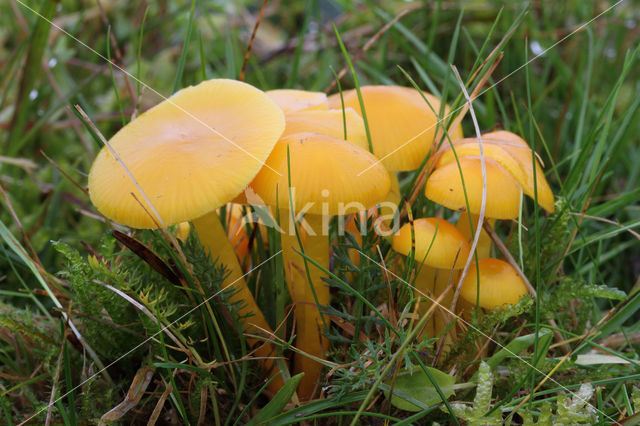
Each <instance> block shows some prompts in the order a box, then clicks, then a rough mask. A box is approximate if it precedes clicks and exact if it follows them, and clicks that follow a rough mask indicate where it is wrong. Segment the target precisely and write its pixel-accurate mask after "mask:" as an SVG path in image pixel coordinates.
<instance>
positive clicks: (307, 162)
mask: <svg viewBox="0 0 640 426" xmlns="http://www.w3.org/2000/svg"><path fill="white" fill-rule="evenodd" d="M287 147H289V155H290V165H291V170H290V172H291V187H292V188H293V189H294V192H295V194H294V201H295V206H294V207H295V209H296V210H297V209H302V208H304V207H305V206H307V207H309V208H308V209H306V210H305V212H307V213H310V214H317V215H329V216H333V215H337V214H349V213H354V212H357V211H360V210H362V209H363V208H361V206H364V208H368V207H371V206H373V205H375V204H377V203H379V202H381V201H383V200H384V199H385V197H386V195H387V193H388V192H389V187H390V182H389V174H388V173H387V171H386V170H385V168H384V167H383V166H382V165H381V164H379V163H378V161H377V159H376V158H375V157H374V156H373V155H372V154H371V153H369V152H368V151H365V150H364V149H362V148H360V147H359V146H357V145H354V144H351V143H348V142H345V141H344V140H341V139H337V138H333V137H331V136H328V135H322V134H319V133H297V134H294V135H289V136H285V137H284V138H281V139H280V140H279V141H278V143H277V144H276V146H275V148H274V149H273V152H272V153H271V155H270V156H269V158H268V159H267V161H266V166H268V167H263V168H262V169H261V170H260V173H258V175H257V176H256V178H255V179H254V180H253V182H252V183H251V188H252V189H253V190H254V191H255V192H256V193H257V194H258V195H259V196H260V197H261V198H262V199H263V200H264V201H265V203H266V204H268V205H270V206H274V207H278V208H281V209H285V210H288V209H289V207H290V203H289V191H288V189H289V181H288V173H289V171H288V170H287V169H288V166H287ZM372 166H373V167H372ZM366 168H370V169H369V170H368V172H367V173H364V174H361V175H360V176H358V174H359V173H360V172H361V171H362V170H364V169H366ZM274 170H275V171H277V172H279V173H280V174H278V173H276V172H275V171H274ZM276 189H277V191H276ZM276 192H277V198H278V202H279V205H277V206H276ZM349 203H354V204H352V205H349ZM355 204H359V205H360V207H359V206H357V205H355ZM341 208H344V209H343V210H341Z"/></svg>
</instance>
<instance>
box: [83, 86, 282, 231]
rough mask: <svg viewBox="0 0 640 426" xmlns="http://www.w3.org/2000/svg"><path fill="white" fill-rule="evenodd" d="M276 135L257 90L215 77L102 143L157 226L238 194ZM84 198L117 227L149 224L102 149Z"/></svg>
mask: <svg viewBox="0 0 640 426" xmlns="http://www.w3.org/2000/svg"><path fill="white" fill-rule="evenodd" d="M283 130H284V115H283V113H282V111H281V110H280V108H278V106H277V105H276V104H275V103H274V102H273V101H271V100H270V99H269V98H268V97H267V96H266V95H265V94H264V92H262V91H260V90H258V89H256V88H254V87H252V86H250V85H248V84H246V83H241V82H239V81H234V80H225V79H219V80H209V81H205V82H202V83H200V84H198V85H197V86H192V87H188V88H186V89H183V90H181V91H179V92H177V93H176V94H174V95H173V96H171V97H170V98H169V99H167V100H165V101H163V102H161V103H160V104H158V105H156V106H155V107H153V108H151V109H150V110H148V111H146V112H145V113H143V114H142V115H140V116H139V117H138V118H136V119H135V120H134V121H132V122H131V123H129V124H127V125H126V126H125V127H123V128H122V129H121V130H120V131H119V132H118V133H116V135H115V136H113V138H111V141H110V142H109V144H110V145H111V147H112V148H113V150H114V151H115V152H116V153H117V154H118V156H119V157H120V158H121V159H122V161H123V163H124V164H125V166H126V167H127V169H128V170H129V171H130V172H131V174H132V175H133V177H134V178H135V179H136V181H137V182H138V184H139V185H140V188H142V190H143V191H144V193H145V195H146V196H147V197H148V199H149V200H150V201H151V204H152V205H153V207H154V208H155V210H156V211H157V213H158V214H159V215H160V217H161V219H162V222H164V224H165V225H171V224H174V223H178V222H183V221H187V220H191V219H194V218H197V217H199V216H202V215H204V214H206V213H208V212H210V211H212V210H214V209H216V208H218V207H220V206H221V205H223V204H224V203H226V202H228V201H230V200H231V199H232V198H233V197H234V196H236V195H238V193H240V191H242V190H243V189H244V188H245V187H246V186H247V184H248V183H249V182H251V179H253V177H255V175H256V174H257V173H258V171H259V170H260V168H261V167H262V165H263V164H264V161H265V160H266V159H267V157H268V156H269V153H270V152H271V150H272V149H273V146H274V145H275V143H276V141H277V140H278V138H279V137H280V135H281V134H282V132H283ZM89 194H90V197H91V201H92V202H93V204H94V205H95V206H96V207H97V208H98V210H99V211H100V212H101V213H102V214H104V215H105V216H106V217H108V218H110V219H112V220H114V221H116V222H118V223H121V224H123V225H128V226H132V227H135V228H155V227H157V225H156V223H155V222H154V220H153V219H156V218H155V215H154V214H153V213H152V211H153V209H151V208H150V206H148V204H147V202H146V201H145V197H143V196H142V194H141V193H140V190H139V189H138V187H137V186H136V185H135V184H134V182H133V181H132V180H131V178H130V177H129V175H128V174H127V173H126V171H125V170H124V169H123V167H122V166H121V165H120V164H119V163H118V162H117V161H116V159H115V158H114V156H113V155H112V154H111V152H110V151H109V150H108V149H107V147H104V148H103V149H102V150H101V151H100V153H99V154H98V156H97V157H96V160H95V162H94V163H93V166H92V167H91V171H90V173H89ZM132 194H133V195H135V198H134V196H132ZM142 206H144V208H143V207H142ZM145 209H146V211H145ZM156 220H157V219H156Z"/></svg>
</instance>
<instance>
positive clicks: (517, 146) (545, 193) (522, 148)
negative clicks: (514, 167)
mask: <svg viewBox="0 0 640 426" xmlns="http://www.w3.org/2000/svg"><path fill="white" fill-rule="evenodd" d="M485 138H486V139H485ZM482 139H483V141H484V140H486V141H488V142H490V143H495V144H497V145H498V146H500V148H502V149H503V150H505V151H506V152H508V153H509V154H510V155H511V157H513V158H514V159H515V160H516V161H517V162H518V163H519V164H520V167H522V170H524V174H525V181H524V182H520V185H522V191H523V192H524V193H525V194H527V195H528V196H529V197H531V198H534V199H535V188H536V186H537V188H538V204H540V205H541V206H542V208H543V209H545V210H546V211H548V212H549V213H553V210H554V198H553V191H551V188H550V187H549V183H548V182H547V179H546V178H545V176H544V172H543V171H542V167H540V163H539V161H538V159H536V163H535V164H536V179H535V183H537V185H534V180H533V158H532V153H531V148H530V147H529V144H528V143H527V142H526V141H525V140H524V139H522V138H521V137H520V136H518V135H516V134H515V133H511V132H508V131H506V130H499V131H496V132H491V133H485V134H484V135H482Z"/></svg>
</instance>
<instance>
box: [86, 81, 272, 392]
mask: <svg viewBox="0 0 640 426" xmlns="http://www.w3.org/2000/svg"><path fill="white" fill-rule="evenodd" d="M247 123H250V125H248V124H247ZM284 125H285V123H284V114H283V113H282V111H281V110H280V108H279V107H278V106H277V105H276V104H275V103H274V102H273V101H271V100H270V99H269V98H268V97H267V96H266V95H265V94H264V93H263V92H262V91H260V90H258V89H256V88H254V87H252V86H250V85H248V84H246V83H242V82H239V81H234V80H226V79H218V80H209V81H204V82H202V83H200V84H198V85H197V86H192V87H188V88H185V89H183V90H180V91H179V92H177V93H175V94H174V95H173V96H171V97H170V98H169V99H167V100H165V101H163V102H161V103H160V104H158V105H156V106H155V107H153V108H151V109H150V110H148V111H146V112H145V113H143V114H142V115H140V116H139V117H138V118H136V119H135V120H134V121H132V122H131V123H129V124H127V125H126V126H125V127H123V128H122V129H121V130H120V131H119V132H118V133H116V134H115V135H114V136H113V137H112V138H111V140H110V141H109V145H110V147H111V148H112V149H113V150H114V151H115V152H116V153H117V155H118V157H119V158H120V159H121V161H122V162H123V163H124V165H125V166H126V168H127V169H128V171H129V173H130V174H131V176H133V178H134V179H135V182H134V181H133V180H132V178H131V176H130V175H129V173H128V172H127V171H125V169H124V168H123V167H122V166H121V165H120V164H119V163H118V161H117V160H116V158H115V157H114V155H112V153H111V152H110V150H109V149H107V147H104V148H103V149H102V150H101V151H100V153H99V154H98V156H97V157H96V160H95V162H94V163H93V166H92V167H91V171H90V173H89V195H90V197H91V201H92V202H93V204H94V205H95V206H96V208H97V209H98V210H99V211H100V212H101V213H102V214H103V215H105V216H106V217H108V218H110V219H112V220H114V221H115V222H118V223H121V224H123V225H127V226H130V227H133V228H157V227H158V226H169V225H172V224H176V223H180V222H185V221H192V222H193V225H194V227H195V230H196V232H197V234H198V237H199V238H200V241H201V242H202V244H203V246H205V248H206V249H207V250H208V251H209V252H210V253H211V255H212V257H213V258H217V259H218V260H219V262H221V263H222V264H224V265H225V266H226V267H227V269H228V271H229V275H228V276H227V278H226V279H225V281H224V282H223V283H222V286H223V287H225V288H226V287H228V286H233V288H234V291H233V295H232V296H230V302H231V303H235V302H240V301H241V302H242V303H241V304H240V305H241V306H243V307H242V308H240V312H239V314H240V317H241V318H245V319H244V320H243V324H242V325H243V326H244V327H245V331H246V332H247V333H251V334H258V335H261V334H263V332H262V331H261V330H260V329H264V330H267V333H268V332H270V327H269V325H268V323H267V322H266V320H265V319H264V316H263V315H262V312H261V311H260V309H259V308H258V306H257V304H256V302H255V300H254V298H253V295H252V293H251V291H250V290H249V289H248V287H247V286H246V283H245V281H244V279H243V271H242V269H241V268H240V265H239V264H238V260H237V258H236V256H235V254H234V252H233V248H232V246H231V244H230V242H229V240H228V239H227V235H226V233H225V231H224V229H223V227H222V225H221V223H220V221H219V219H218V216H217V213H216V211H215V210H216V208H218V207H220V206H222V205H223V204H225V203H227V202H229V201H230V200H231V199H232V198H233V197H234V196H236V195H237V194H238V193H240V192H241V191H242V190H243V189H244V188H245V187H246V186H247V184H248V183H249V182H251V179H253V178H254V176H255V175H256V174H257V173H258V171H259V170H260V168H261V166H262V164H263V162H264V161H265V160H266V159H267V157H268V156H269V154H270V153H271V151H272V149H273V147H274V145H275V143H276V141H277V140H278V138H279V137H280V135H281V134H282V132H283V130H284ZM140 190H142V191H143V192H144V195H143V194H142V193H141V192H140ZM149 202H150V204H149ZM157 216H159V217H157ZM247 341H248V342H249V344H250V345H257V344H259V348H258V349H257V351H256V355H257V356H260V357H273V355H274V354H275V349H274V347H273V346H272V345H270V344H264V345H263V344H262V343H263V341H262V340H259V339H254V338H251V339H249V338H248V339H247ZM262 363H263V366H264V368H265V369H267V370H272V367H273V360H272V359H266V360H264V361H262ZM271 384H272V385H271V386H270V389H271V390H272V391H277V390H278V389H279V388H280V387H281V385H282V384H283V380H282V379H281V378H280V376H278V377H276V378H275V379H274V380H273V381H272V382H271Z"/></svg>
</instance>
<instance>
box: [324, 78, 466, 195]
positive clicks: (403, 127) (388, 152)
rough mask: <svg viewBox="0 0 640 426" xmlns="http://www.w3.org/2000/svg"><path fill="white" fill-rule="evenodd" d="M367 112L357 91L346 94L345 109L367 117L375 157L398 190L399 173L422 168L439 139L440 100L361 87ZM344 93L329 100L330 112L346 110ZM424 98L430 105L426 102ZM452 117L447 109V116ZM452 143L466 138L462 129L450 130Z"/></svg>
mask: <svg viewBox="0 0 640 426" xmlns="http://www.w3.org/2000/svg"><path fill="white" fill-rule="evenodd" d="M360 93H361V95H362V101H363V106H364V112H363V111H362V108H361V106H360V101H359V99H358V93H357V92H356V90H355V89H352V90H347V91H344V92H342V100H344V106H345V108H349V107H350V108H353V109H354V110H355V111H356V112H357V113H358V114H361V115H363V114H364V115H366V117H367V124H368V126H369V131H370V133H371V144H372V148H373V151H372V153H373V154H374V155H375V156H376V157H378V158H380V161H381V162H382V164H384V166H385V167H386V168H387V170H389V172H391V173H390V175H391V180H392V181H394V180H395V182H394V183H392V186H393V187H396V188H397V187H398V186H399V185H398V182H397V180H398V177H397V175H396V173H395V172H400V171H409V170H414V169H417V168H418V167H420V164H421V163H422V161H423V160H424V159H425V157H426V156H427V154H428V153H429V151H430V150H431V147H432V146H433V143H434V138H435V137H436V131H437V127H438V116H437V114H438V112H439V111H440V99H438V98H437V97H435V96H433V95H432V94H430V93H427V92H423V93H422V94H420V92H419V91H418V90H416V89H414V88H410V87H401V86H362V87H360ZM340 95H341V94H340V93H336V94H333V95H331V96H329V98H328V102H329V108H342V100H341V97H340ZM422 95H424V97H425V98H426V99H427V100H428V101H429V104H431V107H432V108H433V111H435V113H434V112H433V111H432V110H431V108H430V107H429V104H427V102H425V100H424V98H423V97H422ZM448 113H449V107H448V106H445V109H444V115H445V116H446V115H447V114H448ZM449 135H450V136H451V139H453V140H455V139H460V138H462V128H461V127H460V126H458V127H456V128H455V129H452V130H449Z"/></svg>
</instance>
